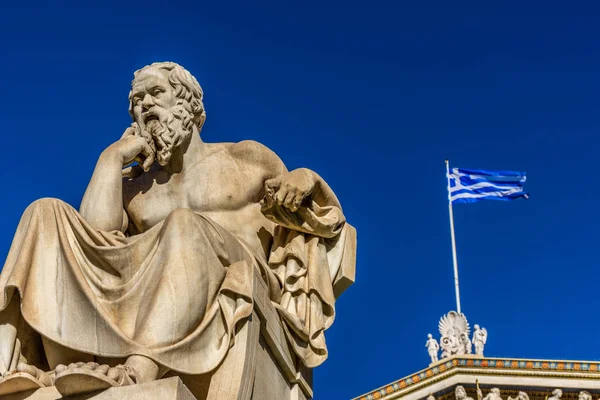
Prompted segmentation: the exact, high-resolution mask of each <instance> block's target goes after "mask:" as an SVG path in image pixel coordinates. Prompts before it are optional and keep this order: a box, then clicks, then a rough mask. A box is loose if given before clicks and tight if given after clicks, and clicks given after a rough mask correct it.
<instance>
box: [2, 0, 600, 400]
mask: <svg viewBox="0 0 600 400" xmlns="http://www.w3.org/2000/svg"><path fill="white" fill-rule="evenodd" d="M109 3H110V2H101V3H96V4H95V5H94V3H91V2H72V3H69V2H54V3H53V4H50V3H49V2H35V1H34V2H9V3H7V4H5V5H4V7H3V11H2V13H0V38H1V39H0V58H1V60H2V62H1V63H0V93H2V96H1V97H0V116H1V117H2V122H3V123H2V126H1V129H2V140H3V151H2V153H1V157H0V178H1V180H2V183H3V196H1V197H0V221H1V222H0V258H2V259H4V257H5V255H6V253H7V251H8V248H9V245H10V242H11V240H12V236H13V234H14V230H15V228H16V226H17V223H18V220H19V217H20V215H21V213H22V212H23V210H24V209H25V208H26V207H27V205H28V204H29V203H31V202H32V201H34V200H35V199H37V198H40V197H58V198H61V199H63V200H65V201H67V202H69V203H70V204H72V205H74V206H76V207H77V206H78V205H79V202H80V200H81V197H82V195H83V192H84V190H85V187H86V184H87V182H88V180H89V178H90V176H91V173H92V170H93V168H94V165H95V162H96V159H97V157H98V155H99V154H100V153H101V151H102V150H103V149H104V148H106V147H107V146H108V145H109V144H111V143H112V142H113V141H115V140H117V139H118V138H119V137H120V135H121V134H122V132H123V130H124V128H125V127H126V126H127V125H128V124H129V115H128V113H127V93H128V90H129V84H130V81H131V78H132V74H133V71H134V70H135V69H138V68H140V67H142V66H144V65H146V64H148V63H151V62H153V61H163V60H171V61H176V62H179V63H181V64H182V65H184V66H185V67H186V68H187V69H189V70H190V71H191V72H192V73H193V74H194V75H195V76H196V77H197V78H198V80H199V81H200V83H201V85H202V86H203V88H204V91H205V96H206V97H205V105H206V109H207V115H208V117H207V123H206V125H205V129H204V131H203V132H202V137H203V138H204V140H205V141H209V142H217V141H240V140H244V139H253V140H256V141H259V142H261V143H263V144H265V145H267V146H268V147H270V148H271V149H272V150H274V151H275V152H276V153H278V154H279V155H280V157H281V158H282V159H283V160H284V161H285V162H286V164H287V166H288V168H290V169H293V168H297V167H308V168H311V169H313V170H315V171H317V172H318V173H319V174H321V176H323V177H324V178H325V179H326V180H327V181H328V183H329V184H330V185H331V187H332V188H333V189H334V190H335V191H336V193H337V194H338V197H339V198H340V200H341V202H342V205H343V206H344V212H345V214H346V216H347V219H348V221H349V222H350V223H351V224H353V225H354V226H355V227H356V228H357V230H358V237H359V242H358V264H357V269H358V272H357V282H356V284H355V285H354V286H353V287H351V288H350V289H349V290H348V291H347V292H346V293H345V294H344V295H343V296H342V298H340V300H339V302H338V305H337V320H336V322H335V324H334V325H333V327H332V328H331V329H330V330H329V331H328V333H327V341H328V344H329V350H330V356H329V360H328V361H327V362H326V363H325V364H324V365H323V366H321V367H320V368H318V369H317V370H316V371H315V393H316V396H315V397H316V398H317V399H321V398H323V399H325V398H332V399H345V398H350V397H353V396H358V395H359V394H362V393H364V392H366V391H369V390H371V389H374V388H375V387H378V386H380V385H383V384H386V383H388V382H391V381H393V380H395V379H398V378H400V377H402V376H404V375H407V374H410V373H411V372H414V371H416V370H419V369H421V368H424V367H425V366H427V364H428V357H427V352H426V349H425V347H424V346H425V340H426V336H427V333H430V332H431V333H434V334H435V333H436V328H437V322H438V319H439V317H440V316H441V315H442V314H444V313H446V312H447V311H449V310H451V309H453V308H454V292H453V285H452V263H451V250H450V236H449V226H448V214H447V212H448V210H447V203H446V181H445V176H444V172H445V166H444V160H445V159H446V158H449V159H450V160H451V162H452V165H453V166H459V167H464V168H478V169H513V170H524V171H527V173H528V185H527V189H528V190H529V191H530V193H531V199H530V200H528V201H525V200H522V201H514V202H508V203H504V202H482V203H478V204H473V205H458V206H456V207H455V218H456V234H457V242H458V256H459V265H460V273H461V276H460V278H461V291H462V302H463V311H464V312H465V313H466V315H467V317H468V318H469V320H470V321H471V323H478V324H480V325H482V326H484V327H486V328H487V329H488V331H489V341H488V346H487V347H486V355H489V356H500V357H534V358H551V359H588V360H597V359H600V350H598V349H599V347H598V345H597V336H598V335H597V331H598V330H599V329H600V326H599V324H598V322H596V320H597V318H596V315H597V314H598V309H600V300H599V298H598V295H597V289H598V286H599V284H598V280H599V278H600V270H599V268H600V262H599V254H598V251H597V249H598V245H597V241H598V239H599V238H600V235H599V230H598V226H599V223H600V217H599V215H600V213H599V212H598V207H599V202H598V198H599V197H600V188H599V187H598V182H599V179H598V161H597V158H598V155H599V154H600V153H599V151H598V146H599V145H600V140H599V139H598V133H599V128H600V122H599V120H598V116H599V115H600V114H599V112H598V102H599V93H600V91H599V89H600V78H599V73H600V40H599V39H598V38H599V37H600V25H599V24H598V23H597V21H598V14H599V13H600V9H599V8H598V5H597V4H595V3H594V2H587V4H586V2H583V3H578V4H572V3H570V4H568V5H567V3H565V2H548V1H545V2H510V1H509V2H502V4H498V3H499V2H470V3H469V2H462V3H460V4H457V3H456V2H455V3H452V4H449V3H448V2H446V1H437V2H419V4H420V5H419V6H418V7H417V6H415V5H410V4H409V3H408V2H398V1H390V2H381V1H369V2H358V1H351V0H347V1H339V2H333V1H329V2H313V1H305V2H256V3H253V4H250V3H249V2H227V1H223V2H216V1H211V2H166V1H165V2H154V1H146V2H141V3H140V2H136V3H134V2H115V3H114V4H109ZM482 3H486V4H488V5H486V4H482Z"/></svg>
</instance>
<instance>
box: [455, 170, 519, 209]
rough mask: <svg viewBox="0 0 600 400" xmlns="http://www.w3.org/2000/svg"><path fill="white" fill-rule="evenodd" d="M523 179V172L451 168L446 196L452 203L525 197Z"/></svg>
mask: <svg viewBox="0 0 600 400" xmlns="http://www.w3.org/2000/svg"><path fill="white" fill-rule="evenodd" d="M525 180H526V176H525V172H515V171H485V170H476V169H462V168H452V169H451V170H450V173H449V174H448V197H449V200H450V202H451V203H453V204H454V203H475V202H478V201H481V200H514V199H517V198H519V197H523V198H526V199H527V198H529V195H528V194H527V193H525V192H524V191H523V184H524V183H525Z"/></svg>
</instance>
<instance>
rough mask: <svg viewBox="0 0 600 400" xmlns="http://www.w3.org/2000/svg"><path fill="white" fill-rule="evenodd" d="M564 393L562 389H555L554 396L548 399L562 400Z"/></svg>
mask: <svg viewBox="0 0 600 400" xmlns="http://www.w3.org/2000/svg"><path fill="white" fill-rule="evenodd" d="M562 395H563V392H562V390H560V389H554V390H553V391H552V396H550V397H548V400H560V398H561V397H562Z"/></svg>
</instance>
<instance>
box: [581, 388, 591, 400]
mask: <svg viewBox="0 0 600 400" xmlns="http://www.w3.org/2000/svg"><path fill="white" fill-rule="evenodd" d="M578 400H592V395H591V394H590V392H588V391H585V390H582V391H581V392H579V396H578Z"/></svg>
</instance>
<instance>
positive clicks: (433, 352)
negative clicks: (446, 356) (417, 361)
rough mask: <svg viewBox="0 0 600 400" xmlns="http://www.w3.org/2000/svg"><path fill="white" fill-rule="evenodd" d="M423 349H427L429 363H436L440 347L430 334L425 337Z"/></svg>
mask: <svg viewBox="0 0 600 400" xmlns="http://www.w3.org/2000/svg"><path fill="white" fill-rule="evenodd" d="M425 347H427V351H428V352H429V357H431V362H432V363H435V362H438V351H440V345H439V344H438V342H437V340H435V339H434V338H433V336H432V335H431V333H429V334H428V335H427V343H425Z"/></svg>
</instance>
